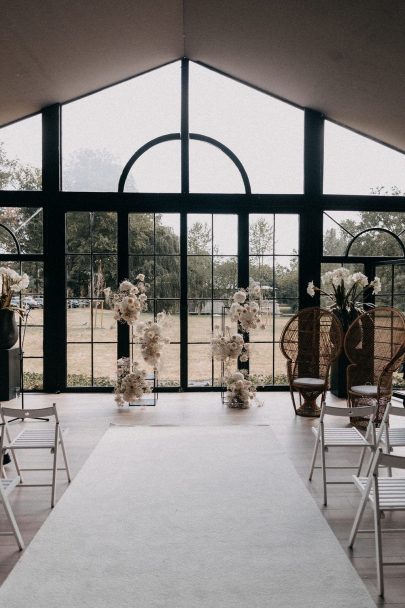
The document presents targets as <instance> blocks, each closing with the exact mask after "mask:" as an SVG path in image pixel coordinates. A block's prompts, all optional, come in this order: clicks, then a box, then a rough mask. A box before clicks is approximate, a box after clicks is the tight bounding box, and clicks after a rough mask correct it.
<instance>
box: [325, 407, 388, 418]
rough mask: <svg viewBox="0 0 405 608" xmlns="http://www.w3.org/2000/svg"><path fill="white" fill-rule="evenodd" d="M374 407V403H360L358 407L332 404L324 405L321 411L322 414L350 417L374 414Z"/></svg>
mask: <svg viewBox="0 0 405 608" xmlns="http://www.w3.org/2000/svg"><path fill="white" fill-rule="evenodd" d="M376 409H377V406H376V405H360V406H358V407H334V406H333V405H324V406H323V409H322V411H323V413H324V414H328V415H330V416H345V417H350V418H352V417H355V416H361V417H365V416H374V415H375V413H376Z"/></svg>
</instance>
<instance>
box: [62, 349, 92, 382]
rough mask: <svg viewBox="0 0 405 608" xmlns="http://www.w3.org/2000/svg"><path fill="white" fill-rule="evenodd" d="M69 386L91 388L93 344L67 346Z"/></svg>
mask: <svg viewBox="0 0 405 608" xmlns="http://www.w3.org/2000/svg"><path fill="white" fill-rule="evenodd" d="M67 385H68V386H91V344H68V345H67Z"/></svg>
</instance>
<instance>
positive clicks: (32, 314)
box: [23, 296, 44, 327]
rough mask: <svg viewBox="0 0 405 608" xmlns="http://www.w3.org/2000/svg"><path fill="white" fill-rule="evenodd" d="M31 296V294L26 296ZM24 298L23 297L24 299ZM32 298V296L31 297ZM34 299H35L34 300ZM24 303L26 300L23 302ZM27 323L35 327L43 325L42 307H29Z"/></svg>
mask: <svg viewBox="0 0 405 608" xmlns="http://www.w3.org/2000/svg"><path fill="white" fill-rule="evenodd" d="M28 297H31V296H28ZM24 299H25V298H23V301H24ZM31 299H32V300H34V299H33V298H31ZM34 301H36V300H34ZM24 304H25V305H26V302H24ZM28 324H29V325H35V326H36V327H43V325H44V310H43V308H31V307H30V311H29V315H28Z"/></svg>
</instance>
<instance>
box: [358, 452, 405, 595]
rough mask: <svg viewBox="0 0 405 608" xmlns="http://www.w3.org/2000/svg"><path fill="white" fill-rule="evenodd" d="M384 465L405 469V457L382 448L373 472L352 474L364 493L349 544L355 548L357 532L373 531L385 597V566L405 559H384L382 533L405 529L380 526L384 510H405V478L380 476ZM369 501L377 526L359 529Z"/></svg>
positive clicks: (373, 464) (381, 591) (376, 455)
mask: <svg viewBox="0 0 405 608" xmlns="http://www.w3.org/2000/svg"><path fill="white" fill-rule="evenodd" d="M382 466H385V467H387V468H388V469H389V470H391V469H393V468H394V469H395V468H398V469H405V457H404V456H393V455H392V454H384V453H383V451H382V449H381V448H379V449H378V450H377V452H376V454H375V456H374V458H373V462H372V466H371V472H370V474H369V476H368V477H358V476H355V475H353V480H354V483H355V485H356V487H357V488H358V490H360V492H361V493H362V497H361V501H360V504H359V507H358V510H357V513H356V517H355V519H354V523H353V527H352V531H351V533H350V539H349V547H350V549H352V548H353V545H354V541H355V539H356V536H357V534H359V533H369V532H374V535H375V547H376V561H377V584H378V593H379V595H381V596H382V597H383V596H384V566H402V565H405V561H395V562H394V561H391V562H384V561H383V555H382V534H383V533H385V532H389V533H398V532H405V528H396V529H395V528H392V527H390V528H386V529H383V528H382V527H381V515H382V512H383V511H405V477H379V467H382ZM367 503H370V506H371V507H372V509H373V514H374V529H373V530H360V529H359V527H360V524H361V520H362V517H363V514H364V511H365V508H366V505H367ZM404 553H405V551H404Z"/></svg>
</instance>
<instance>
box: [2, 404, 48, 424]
mask: <svg viewBox="0 0 405 608" xmlns="http://www.w3.org/2000/svg"><path fill="white" fill-rule="evenodd" d="M0 414H1V417H2V419H3V421H5V419H6V418H19V419H21V420H25V419H27V418H49V417H51V416H55V417H56V420H57V419H58V416H57V412H56V405H55V404H53V405H51V406H49V407H41V408H38V409H24V410H23V409H16V408H12V407H4V406H2V405H0Z"/></svg>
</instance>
